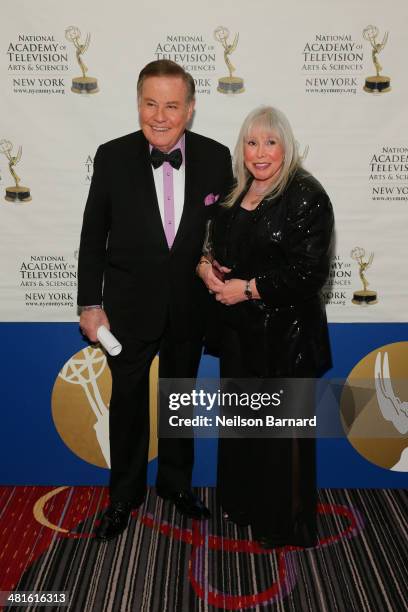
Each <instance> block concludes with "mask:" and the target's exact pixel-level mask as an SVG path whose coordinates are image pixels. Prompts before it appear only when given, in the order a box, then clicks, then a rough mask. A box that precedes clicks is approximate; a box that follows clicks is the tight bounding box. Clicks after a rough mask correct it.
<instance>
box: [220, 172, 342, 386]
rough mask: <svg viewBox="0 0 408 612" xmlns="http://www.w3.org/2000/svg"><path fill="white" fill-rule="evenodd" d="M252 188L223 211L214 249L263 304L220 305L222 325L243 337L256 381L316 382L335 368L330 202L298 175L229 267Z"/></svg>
mask: <svg viewBox="0 0 408 612" xmlns="http://www.w3.org/2000/svg"><path fill="white" fill-rule="evenodd" d="M249 186H250V183H248V185H247V188H246V190H244V192H243V193H242V194H241V196H240V197H239V198H238V200H237V201H236V202H235V204H234V205H233V206H232V207H231V208H229V209H227V208H223V207H219V209H218V214H217V217H216V218H215V219H214V220H213V222H212V226H211V233H210V245H211V250H212V254H213V256H214V257H215V258H216V259H217V260H218V261H219V262H220V263H221V264H223V265H227V266H229V267H231V266H233V271H232V273H231V275H230V277H231V278H242V279H245V280H249V279H251V278H255V280H256V286H257V289H258V292H259V294H260V296H261V299H260V300H246V301H245V302H241V303H239V304H236V305H235V306H223V305H221V304H218V305H217V309H218V320H220V321H221V325H230V326H233V327H234V328H235V329H237V330H238V331H239V333H240V334H241V335H242V340H243V343H244V346H245V347H246V350H247V351H248V355H249V356H250V361H251V363H252V364H253V370H254V371H253V375H254V376H267V377H273V376H298V377H302V376H318V375H320V374H321V373H323V372H324V371H325V370H327V369H328V368H329V367H331V352H330V344H329V338H328V328H327V319H326V312H325V306H324V303H323V299H322V296H321V294H320V290H321V288H322V287H323V285H324V283H325V281H326V278H327V276H328V272H329V265H330V249H331V240H332V234H333V211H332V206H331V203H330V200H329V197H328V195H327V194H326V192H325V191H324V189H323V187H322V186H321V185H320V183H319V182H318V181H317V180H316V179H315V178H314V177H313V176H311V175H310V174H308V173H307V172H305V171H304V170H298V171H297V172H296V173H295V175H294V176H293V178H292V180H291V181H290V183H289V184H288V185H287V187H286V188H285V191H284V192H283V194H281V195H280V196H279V197H278V198H276V199H272V200H268V199H267V198H266V199H264V200H263V201H262V202H261V203H260V204H259V206H258V207H257V209H256V211H255V212H254V213H253V216H252V218H251V220H250V222H249V228H248V230H247V234H246V236H245V240H243V241H242V244H240V245H239V249H236V248H234V253H235V261H231V259H230V251H231V244H230V242H231V241H230V239H229V238H230V232H231V227H232V224H233V221H234V217H235V215H236V214H237V211H238V210H239V206H240V204H241V201H242V199H243V198H244V196H245V193H246V191H247V190H248V189H249ZM235 247H236V245H235ZM237 253H238V255H237ZM219 332H220V330H218V332H217V336H218V337H219V336H220V333H219ZM210 352H211V351H210Z"/></svg>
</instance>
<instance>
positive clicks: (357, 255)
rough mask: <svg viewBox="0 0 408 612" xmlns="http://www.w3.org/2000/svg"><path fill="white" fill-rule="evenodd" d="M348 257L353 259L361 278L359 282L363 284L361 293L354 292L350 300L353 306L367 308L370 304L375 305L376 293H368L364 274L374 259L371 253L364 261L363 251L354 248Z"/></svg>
mask: <svg viewBox="0 0 408 612" xmlns="http://www.w3.org/2000/svg"><path fill="white" fill-rule="evenodd" d="M350 257H351V258H352V259H354V260H355V261H356V262H357V263H358V266H359V271H358V273H359V276H360V278H361V282H362V283H363V289H362V291H354V293H353V299H352V300H351V301H352V302H353V304H358V306H369V305H371V304H376V303H377V301H378V300H377V292H376V291H369V290H368V289H367V287H368V285H369V282H368V280H367V279H366V277H365V274H364V272H365V271H366V270H367V268H369V267H370V266H371V264H372V263H373V259H374V253H371V254H370V256H369V258H368V260H367V261H364V257H365V250H364V249H363V248H361V247H354V249H353V250H352V251H351V253H350Z"/></svg>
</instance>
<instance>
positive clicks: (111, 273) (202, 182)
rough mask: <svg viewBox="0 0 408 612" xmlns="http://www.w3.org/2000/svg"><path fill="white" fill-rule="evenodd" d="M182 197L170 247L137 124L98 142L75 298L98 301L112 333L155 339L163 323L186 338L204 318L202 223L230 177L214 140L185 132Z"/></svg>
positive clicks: (225, 153) (223, 153)
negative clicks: (135, 128)
mask: <svg viewBox="0 0 408 612" xmlns="http://www.w3.org/2000/svg"><path fill="white" fill-rule="evenodd" d="M185 136H186V138H185V199H184V208H183V213H182V217H181V221H180V225H179V228H178V231H177V234H176V237H175V240H174V243H173V246H172V248H171V249H169V247H168V245H167V241H166V236H165V233H164V229H163V224H162V220H161V216H160V211H159V206H158V202H157V197H156V190H155V185H154V179H153V172H152V166H151V164H150V158H149V143H148V142H147V140H146V138H145V137H144V134H143V132H141V131H138V132H135V133H132V134H129V135H127V136H123V137H121V138H117V139H115V140H112V141H110V142H107V143H105V144H103V145H102V146H100V147H99V148H98V150H97V153H96V155H95V160H94V173H93V178H92V182H91V187H90V191H89V196H88V200H87V203H86V207H85V212H84V218H83V226H82V233H81V244H80V250H79V264H78V304H79V305H83V306H84V305H91V304H101V303H103V306H104V308H105V310H106V312H107V314H108V317H109V320H110V323H111V328H112V331H113V333H115V334H117V335H118V337H121V336H124V335H127V334H129V333H131V334H132V336H133V337H135V338H139V339H142V340H155V339H157V338H159V337H160V335H161V334H162V332H163V330H164V327H165V325H166V324H167V323H168V321H170V326H171V329H172V331H173V332H174V334H175V336H177V337H178V338H180V339H187V338H189V337H191V336H192V335H193V334H196V333H197V330H199V329H200V328H201V327H202V325H203V324H204V309H205V307H206V304H207V297H208V293H207V292H206V291H205V288H204V285H203V283H202V282H201V281H200V279H198V278H197V277H196V275H195V266H196V265H197V262H198V260H199V258H200V254H201V249H202V244H203V241H204V234H205V225H206V222H207V220H208V219H209V218H210V216H211V215H212V213H213V210H214V208H215V207H216V206H217V204H212V205H207V206H206V204H205V198H206V196H208V195H209V194H213V195H214V196H217V195H218V196H219V202H221V201H222V199H223V197H224V196H225V194H226V193H227V192H228V191H229V189H230V187H231V183H232V169H231V156H230V153H229V150H228V149H227V147H225V146H223V145H221V144H220V143H218V142H216V141H214V140H211V139H209V138H205V137H203V136H199V135H198V134H194V133H192V132H188V131H187V132H186V135H185Z"/></svg>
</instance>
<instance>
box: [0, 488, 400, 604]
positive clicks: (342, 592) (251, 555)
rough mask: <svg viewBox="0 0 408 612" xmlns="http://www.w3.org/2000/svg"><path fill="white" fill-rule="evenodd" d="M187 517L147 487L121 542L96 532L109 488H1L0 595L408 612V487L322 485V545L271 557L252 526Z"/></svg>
mask: <svg viewBox="0 0 408 612" xmlns="http://www.w3.org/2000/svg"><path fill="white" fill-rule="evenodd" d="M198 493H199V494H200V495H201V496H202V498H203V499H205V501H206V503H207V505H208V506H209V507H210V509H211V511H212V513H213V518H212V519H211V520H210V521H208V522H204V523H200V522H197V521H190V520H188V519H183V518H182V517H181V516H180V515H178V514H177V513H176V512H175V511H173V507H172V506H171V505H170V504H168V503H167V502H162V500H161V499H159V498H157V497H156V495H155V492H154V490H151V491H150V492H149V495H148V497H147V499H146V502H145V504H144V506H143V507H141V508H140V509H139V512H134V513H133V516H132V520H131V523H130V525H129V528H128V529H127V531H126V532H125V533H124V534H123V535H122V536H121V537H120V538H119V539H118V540H117V541H115V542H110V543H104V544H99V543H98V542H96V541H95V540H94V539H93V537H92V530H93V528H94V524H95V521H96V520H98V516H100V513H101V511H102V509H103V508H104V507H105V506H106V504H107V491H106V489H104V488H102V487H59V488H57V489H56V488H50V487H1V488H0V544H1V548H0V591H7V592H8V591H10V590H14V591H67V592H68V593H69V598H70V603H69V606H68V607H62V606H56V605H54V606H51V607H44V605H40V604H38V605H34V604H32V605H29V604H27V605H26V606H25V607H24V608H21V607H17V606H14V605H9V606H8V607H5V608H4V609H5V610H9V611H11V610H16V611H18V610H22V609H24V610H47V611H50V610H61V611H64V610H72V611H73V612H125V611H126V612H127V611H129V612H130V611H132V612H142V611H143V612H205V611H209V612H215V611H218V610H251V611H262V612H267V611H269V610H276V611H285V612H286V611H294V612H300V611H301V612H307V611H313V612H314V611H319V612H320V611H326V610H327V611H330V612H336V611H338V612H346V611H347V612H352V611H359V612H360V611H367V612H382V611H385V610H387V611H388V610H389V611H392V612H399V611H401V612H402V611H405V610H406V609H407V606H406V602H407V601H408V584H407V583H408V581H407V569H406V568H407V567H408V556H407V535H408V522H407V515H408V512H407V507H408V505H407V493H406V491H403V490H364V489H361V490H329V489H325V490H321V491H320V492H319V501H320V503H319V536H320V539H319V545H318V546H317V547H316V548H313V549H304V550H302V549H297V548H294V547H286V548H284V549H275V550H272V551H270V552H265V551H263V550H262V549H260V548H259V547H258V546H257V545H256V544H255V543H254V542H252V541H251V533H250V530H248V529H246V528H237V527H235V526H233V525H231V524H230V523H226V522H225V521H223V520H222V517H221V513H220V510H219V508H218V506H217V503H216V496H215V493H214V491H213V490H212V489H200V490H198Z"/></svg>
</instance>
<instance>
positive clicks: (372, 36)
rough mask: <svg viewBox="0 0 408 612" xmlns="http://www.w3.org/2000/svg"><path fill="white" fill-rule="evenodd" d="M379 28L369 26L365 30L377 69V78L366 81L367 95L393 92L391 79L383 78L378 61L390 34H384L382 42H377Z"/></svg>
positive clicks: (364, 36) (365, 36)
mask: <svg viewBox="0 0 408 612" xmlns="http://www.w3.org/2000/svg"><path fill="white" fill-rule="evenodd" d="M377 36H378V28H377V26H373V25H368V26H367V27H366V28H364V31H363V38H364V40H367V41H368V42H369V43H370V44H371V47H372V51H371V56H372V58H373V64H374V67H375V72H376V74H375V76H369V77H367V78H366V80H365V85H364V91H366V92H367V93H376V94H379V93H386V92H387V91H391V79H390V77H387V76H381V75H380V72H381V70H382V66H381V64H380V62H379V61H378V54H379V53H380V52H381V51H382V50H383V49H384V47H385V45H386V44H387V40H388V32H386V33H385V34H384V37H383V39H382V42H380V43H379V42H377Z"/></svg>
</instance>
